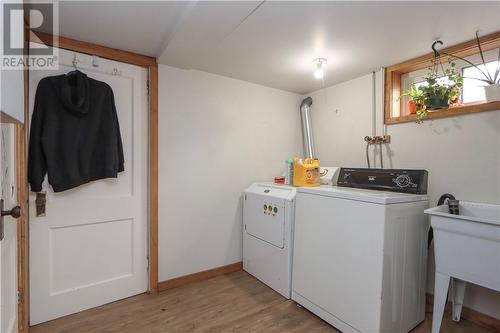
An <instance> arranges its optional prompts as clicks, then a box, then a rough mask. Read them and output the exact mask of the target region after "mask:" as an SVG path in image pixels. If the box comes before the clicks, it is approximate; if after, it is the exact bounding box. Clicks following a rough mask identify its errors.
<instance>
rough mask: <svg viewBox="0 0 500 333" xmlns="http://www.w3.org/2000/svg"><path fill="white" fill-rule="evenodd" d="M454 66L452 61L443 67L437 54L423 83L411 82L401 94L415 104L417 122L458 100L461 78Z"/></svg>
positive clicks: (410, 107) (409, 105) (410, 106)
mask: <svg viewBox="0 0 500 333" xmlns="http://www.w3.org/2000/svg"><path fill="white" fill-rule="evenodd" d="M433 47H434V45H433ZM438 66H440V67H441V69H442V72H443V75H442V76H441V77H440V76H439V74H438V73H439V71H438V68H439V67H438ZM455 67H456V65H455V63H453V62H452V63H450V67H449V68H447V69H444V66H443V65H442V64H441V60H440V58H439V56H437V57H436V58H435V59H434V61H433V66H432V67H431V68H429V74H428V75H427V76H426V77H425V83H424V84H422V85H419V86H418V87H416V86H415V85H414V84H413V85H412V86H411V87H410V89H409V90H407V91H405V92H404V93H403V94H402V95H401V96H409V97H410V101H412V103H411V104H414V105H415V115H416V118H417V123H422V121H423V120H424V119H425V118H426V117H427V115H428V113H429V112H434V111H439V110H442V109H447V108H449V106H450V104H454V103H457V102H458V96H459V95H460V90H461V88H462V85H463V79H462V77H461V76H460V75H459V74H458V73H457V72H456V70H455ZM411 104H410V102H409V104H408V108H409V110H410V113H412V105H411Z"/></svg>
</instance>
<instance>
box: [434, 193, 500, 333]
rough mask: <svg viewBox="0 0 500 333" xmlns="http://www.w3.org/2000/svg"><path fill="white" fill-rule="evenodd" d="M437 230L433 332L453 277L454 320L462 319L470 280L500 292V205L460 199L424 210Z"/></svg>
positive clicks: (435, 237)
mask: <svg viewBox="0 0 500 333" xmlns="http://www.w3.org/2000/svg"><path fill="white" fill-rule="evenodd" d="M425 212H426V213H427V214H429V215H430V219H431V226H432V228H433V230H434V255H435V260H436V279H435V287H434V315H433V319H432V333H438V332H439V328H440V326H441V320H442V316H443V311H444V306H445V303H446V301H447V298H446V297H447V292H448V286H449V283H450V280H451V282H452V285H451V287H452V289H451V295H452V297H451V298H452V303H453V306H452V314H453V320H455V321H458V320H460V314H461V311H462V303H463V297H464V293H465V285H466V283H467V282H470V283H474V284H478V285H480V286H483V287H486V288H490V289H493V290H496V291H500V205H491V204H482V203H473V202H460V206H459V213H460V215H453V214H449V213H448V206H447V205H442V206H438V207H434V208H430V209H427V210H425Z"/></svg>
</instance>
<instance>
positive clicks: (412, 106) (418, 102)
mask: <svg viewBox="0 0 500 333" xmlns="http://www.w3.org/2000/svg"><path fill="white" fill-rule="evenodd" d="M404 96H408V97H409V98H410V99H409V100H408V103H407V105H408V110H409V111H410V114H416V113H417V110H420V109H422V108H424V94H423V92H422V90H420V89H419V88H417V87H415V85H414V84H412V85H411V86H410V89H408V90H407V91H405V92H404V93H403V94H402V95H401V96H400V97H399V99H401V98H402V97H404Z"/></svg>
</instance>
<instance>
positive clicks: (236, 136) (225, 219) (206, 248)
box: [159, 65, 302, 281]
mask: <svg viewBox="0 0 500 333" xmlns="http://www.w3.org/2000/svg"><path fill="white" fill-rule="evenodd" d="M300 101H301V96H299V95H297V94H292V93H288V92H284V91H280V90H276V89H271V88H267V87H263V86H259V85H255V84H251V83H247V82H243V81H239V80H234V79H230V78H226V77H222V76H218V75H213V74H208V73H204V72H199V71H186V70H182V69H177V68H173V67H168V66H164V65H160V66H159V129H160V132H159V170H160V172H159V279H160V281H163V280H168V279H171V278H175V277H178V276H183V275H186V274H190V273H194V272H199V271H203V270H206V269H211V268H214V267H218V266H222V265H227V264H231V263H235V262H239V261H241V257H242V254H241V251H242V221H241V220H242V202H241V194H242V192H243V190H244V189H245V188H246V187H248V186H249V185H250V184H251V183H252V182H255V181H263V180H268V181H269V180H272V178H273V177H274V176H275V175H279V174H281V173H282V172H283V170H284V161H285V159H286V158H288V157H290V156H293V155H295V154H298V153H301V150H302V148H301V147H302V146H301V132H300V116H299V110H298V108H299V104H300Z"/></svg>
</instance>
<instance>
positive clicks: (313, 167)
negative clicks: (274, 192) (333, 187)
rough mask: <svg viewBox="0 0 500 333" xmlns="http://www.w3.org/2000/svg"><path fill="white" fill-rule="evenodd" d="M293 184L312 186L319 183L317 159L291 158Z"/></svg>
mask: <svg viewBox="0 0 500 333" xmlns="http://www.w3.org/2000/svg"><path fill="white" fill-rule="evenodd" d="M293 185H294V186H305V187H313V186H319V185H320V174H319V163H318V159H312V158H306V159H304V161H302V159H300V158H298V157H294V158H293Z"/></svg>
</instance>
